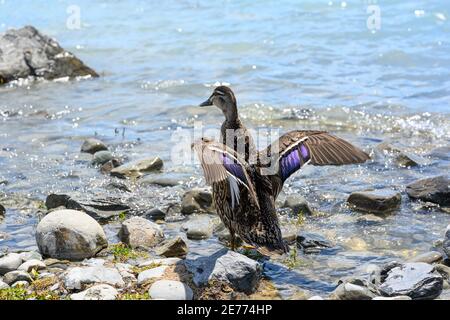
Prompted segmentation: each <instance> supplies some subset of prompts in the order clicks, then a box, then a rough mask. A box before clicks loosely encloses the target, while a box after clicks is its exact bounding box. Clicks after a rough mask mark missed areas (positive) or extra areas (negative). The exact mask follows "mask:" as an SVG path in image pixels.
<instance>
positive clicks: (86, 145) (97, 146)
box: [81, 138, 108, 154]
mask: <svg viewBox="0 0 450 320" xmlns="http://www.w3.org/2000/svg"><path fill="white" fill-rule="evenodd" d="M105 150H108V147H107V146H106V144H104V143H103V142H102V141H100V140H98V139H95V138H89V139H86V140H84V142H83V144H82V145H81V152H85V153H90V154H95V153H96V152H99V151H105Z"/></svg>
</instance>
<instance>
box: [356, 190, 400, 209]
mask: <svg viewBox="0 0 450 320" xmlns="http://www.w3.org/2000/svg"><path fill="white" fill-rule="evenodd" d="M401 201H402V197H401V195H400V193H398V192H395V191H393V190H388V189H384V190H374V191H360V192H353V193H352V194H351V195H350V196H349V197H348V199H347V202H348V203H349V204H350V206H351V207H353V208H354V209H356V210H360V211H364V212H369V213H375V214H377V213H378V214H382V213H388V212H392V211H395V210H397V209H398V208H400V204H401Z"/></svg>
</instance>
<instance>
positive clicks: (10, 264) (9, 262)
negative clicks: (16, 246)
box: [0, 253, 22, 275]
mask: <svg viewBox="0 0 450 320" xmlns="http://www.w3.org/2000/svg"><path fill="white" fill-rule="evenodd" d="M21 264H22V258H21V257H20V254H18V253H9V254H7V255H6V256H3V257H1V258H0V275H4V274H5V273H8V272H10V271H14V270H17V268H18V267H19V266H20V265H21Z"/></svg>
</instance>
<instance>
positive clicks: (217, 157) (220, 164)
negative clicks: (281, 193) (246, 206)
mask: <svg viewBox="0 0 450 320" xmlns="http://www.w3.org/2000/svg"><path fill="white" fill-rule="evenodd" d="M192 148H193V149H194V150H195V152H196V153H197V156H198V158H199V160H200V163H201V166H202V168H203V172H204V175H205V180H206V183H207V184H209V185H212V184H213V183H217V182H223V181H226V182H228V184H229V191H230V195H231V202H232V203H231V205H232V208H234V207H235V205H236V204H237V203H239V200H240V194H241V192H240V188H241V187H244V188H246V189H247V190H248V191H249V194H250V196H251V197H252V198H253V199H254V201H255V204H256V205H258V200H257V196H256V192H255V187H254V185H253V183H252V181H251V179H250V177H249V175H248V173H247V166H248V165H247V163H246V162H245V161H244V160H243V159H241V158H240V157H239V156H238V155H237V153H236V152H234V150H231V149H230V148H228V147H227V146H225V145H224V144H221V143H217V142H212V141H208V140H205V139H202V140H199V141H198V142H195V143H193V144H192Z"/></svg>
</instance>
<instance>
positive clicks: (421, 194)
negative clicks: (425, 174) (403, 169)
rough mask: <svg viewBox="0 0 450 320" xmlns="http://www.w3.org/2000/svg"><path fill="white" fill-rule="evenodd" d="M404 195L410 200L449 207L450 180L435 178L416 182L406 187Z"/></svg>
mask: <svg viewBox="0 0 450 320" xmlns="http://www.w3.org/2000/svg"><path fill="white" fill-rule="evenodd" d="M406 193H407V194H408V196H409V197H410V198H412V199H419V200H422V201H426V202H432V203H437V204H439V205H441V206H450V179H449V178H448V177H446V176H437V177H431V178H426V179H421V180H417V181H415V182H413V183H411V184H409V185H407V186H406Z"/></svg>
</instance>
